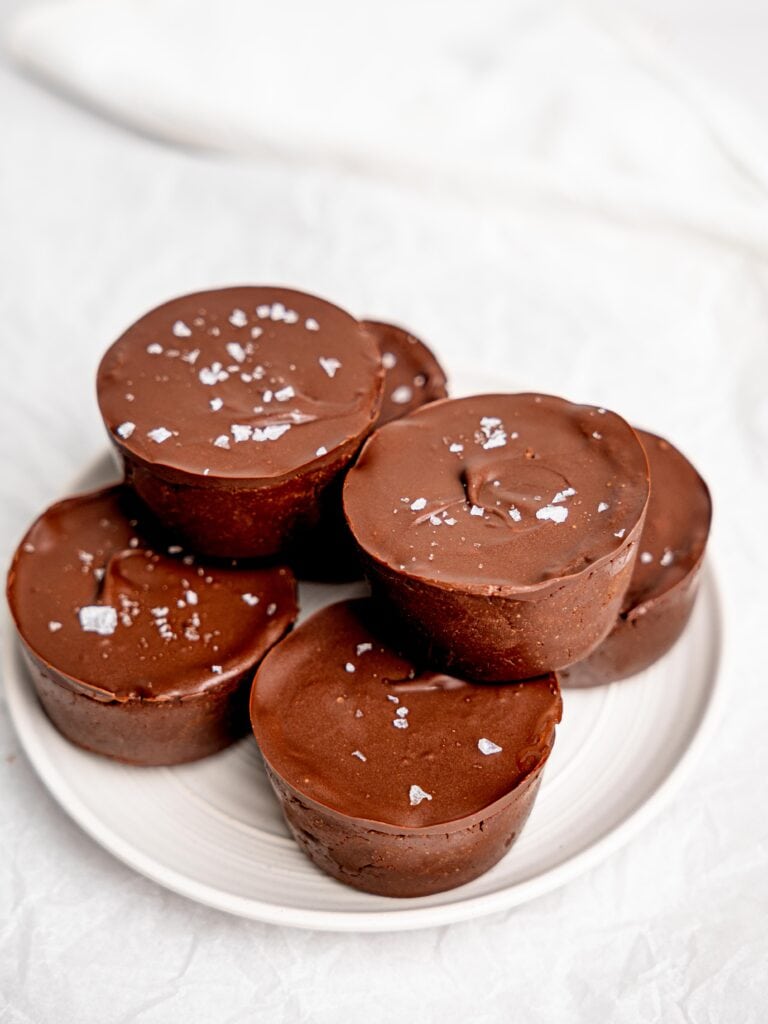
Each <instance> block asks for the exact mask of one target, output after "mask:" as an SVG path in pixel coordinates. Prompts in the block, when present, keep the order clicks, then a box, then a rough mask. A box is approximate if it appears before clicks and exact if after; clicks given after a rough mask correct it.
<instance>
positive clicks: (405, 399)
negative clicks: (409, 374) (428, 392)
mask: <svg viewBox="0 0 768 1024" xmlns="http://www.w3.org/2000/svg"><path fill="white" fill-rule="evenodd" d="M389 397H390V398H391V400H392V401H393V402H394V403H395V405H407V404H408V403H409V402H410V400H411V399H412V398H413V391H412V389H411V388H409V387H408V385H407V384H401V385H400V387H399V388H395V390H394V391H393V392H392V394H391V395H390V396H389Z"/></svg>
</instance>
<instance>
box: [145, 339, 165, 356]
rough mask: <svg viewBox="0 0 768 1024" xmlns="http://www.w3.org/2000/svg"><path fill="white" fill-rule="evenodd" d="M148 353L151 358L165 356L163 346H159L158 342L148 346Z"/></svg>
mask: <svg viewBox="0 0 768 1024" xmlns="http://www.w3.org/2000/svg"><path fill="white" fill-rule="evenodd" d="M147 352H149V354H150V355H151V356H161V355H162V354H163V346H162V345H158V343H157V342H156V341H153V342H152V344H151V345H147Z"/></svg>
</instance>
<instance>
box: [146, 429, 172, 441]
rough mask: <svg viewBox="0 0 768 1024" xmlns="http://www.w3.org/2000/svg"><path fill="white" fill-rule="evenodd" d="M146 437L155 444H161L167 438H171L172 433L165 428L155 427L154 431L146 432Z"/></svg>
mask: <svg viewBox="0 0 768 1024" xmlns="http://www.w3.org/2000/svg"><path fill="white" fill-rule="evenodd" d="M147 437H149V438H151V440H153V441H154V442H155V443H156V444H162V443H163V442H164V441H167V440H168V438H169V437H173V433H172V431H170V430H168V429H167V428H166V427H155V428H154V430H148V431H147Z"/></svg>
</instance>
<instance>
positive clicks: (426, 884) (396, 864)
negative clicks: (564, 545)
mask: <svg viewBox="0 0 768 1024" xmlns="http://www.w3.org/2000/svg"><path fill="white" fill-rule="evenodd" d="M542 772H543V766H542V767H541V768H539V769H537V770H536V771H535V772H533V773H532V774H531V775H529V776H528V777H527V778H526V779H525V780H524V781H523V782H522V783H521V784H520V785H519V786H518V787H517V788H516V789H515V790H514V791H513V792H512V793H510V794H509V797H508V798H507V800H506V801H504V802H502V806H500V807H497V808H492V809H489V813H488V814H487V816H484V817H481V818H480V819H479V820H477V821H473V822H472V824H469V825H465V826H464V827H459V828H453V827H452V825H443V826H436V827H435V828H434V829H433V830H425V829H421V830H418V829H414V830H412V831H403V832H395V831H384V830H382V827H381V825H380V824H376V823H373V822H359V821H351V820H350V819H349V818H346V817H344V818H342V817H341V816H339V815H336V814H334V813H333V812H332V811H330V810H329V809H328V808H327V807H321V806H320V805H319V804H316V803H314V802H313V801H310V800H308V799H307V798H306V797H304V796H302V795H301V794H299V793H297V792H296V790H294V789H293V788H292V787H291V786H289V785H288V783H286V782H285V780H283V779H281V778H280V777H279V776H278V775H276V774H275V772H274V771H272V770H271V769H270V768H269V766H267V775H268V777H269V780H270V782H271V783H272V786H273V788H274V790H275V794H276V795H277V798H278V800H279V801H280V804H281V806H282V809H283V815H284V817H285V821H286V823H287V825H288V828H289V829H290V831H291V834H292V835H293V838H294V839H295V840H296V842H297V843H298V844H299V846H300V847H301V849H302V850H303V852H304V853H305V854H306V855H307V857H309V859H310V860H311V861H313V863H315V864H316V865H317V866H318V867H319V868H320V869H321V870H322V871H324V872H325V873H326V874H328V875H331V876H332V877H333V878H335V879H337V880H338V881H339V882H343V883H344V884H345V885H350V886H352V887H353V888H355V889H361V890H362V891H363V892H370V893H374V894H376V895H377V896H393V897H401V898H402V897H407V898H413V897H418V896H430V895H432V894H433V893H437V892H445V891H446V890H447V889H455V888H456V887H457V886H459V885H465V884H466V883H467V882H471V881H472V880H473V879H475V878H479V877H480V875H483V874H485V872H486V871H489V870H490V869H491V868H492V867H493V866H494V864H497V863H498V862H499V861H500V860H501V858H502V857H503V856H504V854H505V853H507V851H508V850H509V849H510V847H511V846H512V845H513V843H514V842H515V840H516V839H517V837H518V836H519V834H520V832H521V830H522V828H523V826H524V825H525V823H526V821H527V819H528V815H529V814H530V813H531V809H532V808H533V804H534V801H535V800H536V794H537V793H538V790H539V785H540V783H541V775H542ZM449 829H450V830H449Z"/></svg>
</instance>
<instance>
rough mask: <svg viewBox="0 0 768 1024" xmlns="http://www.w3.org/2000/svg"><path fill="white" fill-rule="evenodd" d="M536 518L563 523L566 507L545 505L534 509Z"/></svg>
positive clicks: (566, 513) (566, 514)
mask: <svg viewBox="0 0 768 1024" xmlns="http://www.w3.org/2000/svg"><path fill="white" fill-rule="evenodd" d="M536 518H537V519H550V520H551V521H552V522H553V523H564V522H565V520H566V519H567V518H568V509H567V508H564V507H563V506H562V505H545V506H544V507H543V508H537V509H536Z"/></svg>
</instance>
